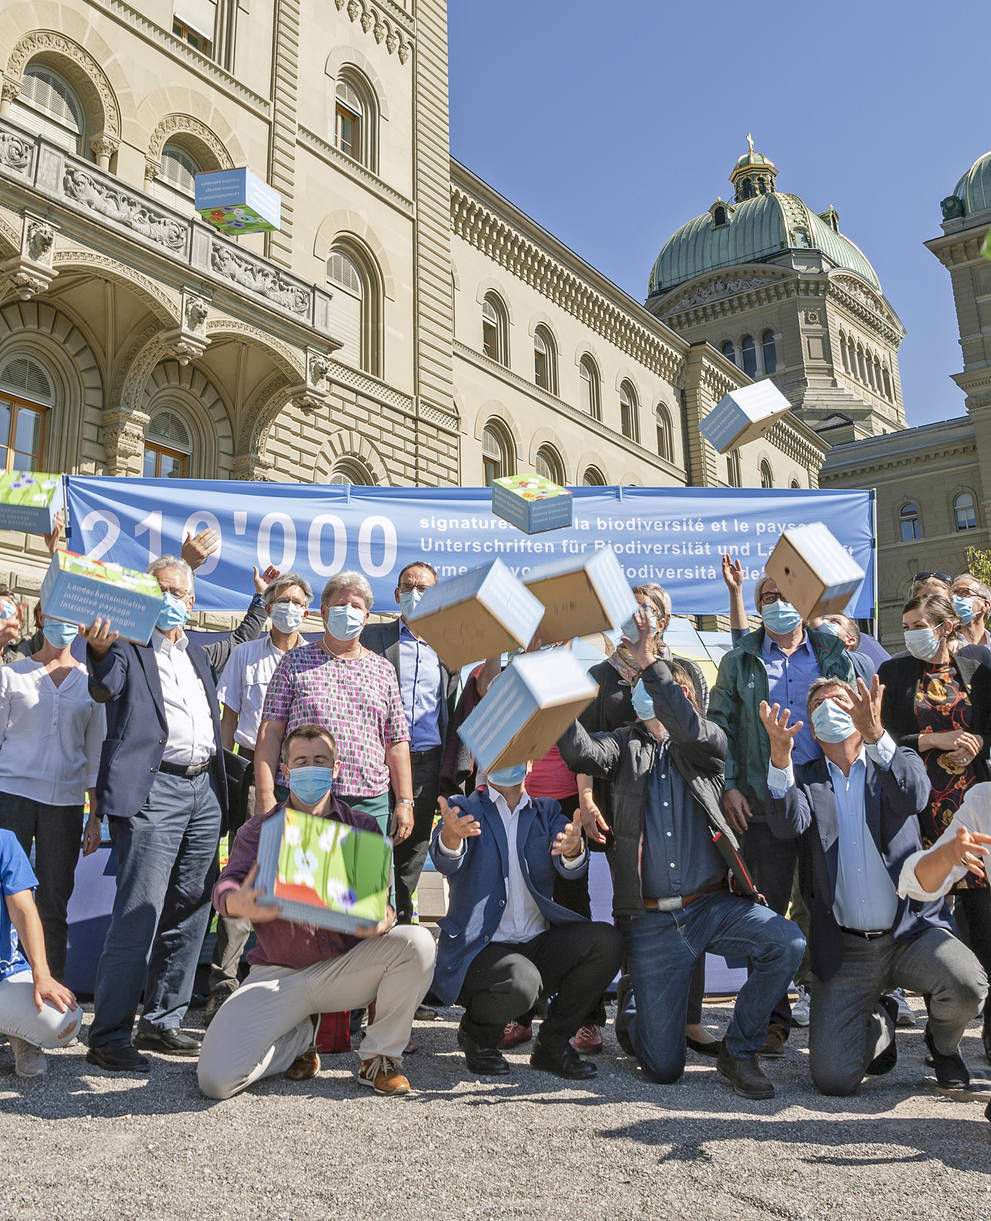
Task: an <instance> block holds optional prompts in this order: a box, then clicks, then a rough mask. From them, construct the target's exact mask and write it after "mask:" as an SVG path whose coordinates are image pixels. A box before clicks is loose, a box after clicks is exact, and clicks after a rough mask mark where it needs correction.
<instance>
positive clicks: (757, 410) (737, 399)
mask: <svg viewBox="0 0 991 1221" xmlns="http://www.w3.org/2000/svg"><path fill="white" fill-rule="evenodd" d="M790 410H791V404H790V403H789V402H788V400H787V399H786V398H785V396H784V395H783V394H782V393H781V391H780V390H779V389H778V388H777V386H776V385H775V384H774V382H772V381H771V380H770V378H764V380H763V381H759V382H754V383H753V385H752V386H740V387H739V389H737V390H731V391H730V392H729V394H724V395H723V397H722V398H721V399H720V400H719V402H718V403H717V404H716V405H715V407H713V409H712V410H711V411H710V412H709V414H708V415H707V416H706V417H705V419H704V420H703V421H702V422H701V424H699V432H700V433H701V434H702V436H703V437H705V439H706V440H707V441H708V442H709V444H710V445H711V446H712V447H713V448H714V449H716V450H718V451H719V453H721V454H725V453H728V452H729V451H730V450H731V449H736V448H737V447H738V446H740V445H746V443H747V442H748V441H756V440H757V438H758V437H762V436H763V435H764V433H766V432H767V430H768V429H769V428H770V427H771V425H772V424H773V423H774V421H775V420H777V419H778V418H779V417H781V416H783V415H784V414H785V413H786V412H787V411H790Z"/></svg>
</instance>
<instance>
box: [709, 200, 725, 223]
mask: <svg viewBox="0 0 991 1221" xmlns="http://www.w3.org/2000/svg"><path fill="white" fill-rule="evenodd" d="M712 223H713V225H714V226H715V227H716V228H717V229H721V228H722V227H723V225H725V224H726V209H725V208H724V207H723V205H722V204H719V205H718V206H717V207H715V208H713V209H712Z"/></svg>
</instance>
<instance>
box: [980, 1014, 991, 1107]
mask: <svg viewBox="0 0 991 1221" xmlns="http://www.w3.org/2000/svg"><path fill="white" fill-rule="evenodd" d="M981 1042H982V1043H983V1044H984V1059H985V1060H987V1062H988V1063H989V1064H991V1001H985V1002H984V1027H983V1029H982V1031H981ZM988 1118H991V1116H989V1117H988Z"/></svg>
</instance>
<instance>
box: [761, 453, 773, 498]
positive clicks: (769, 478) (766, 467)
mask: <svg viewBox="0 0 991 1221" xmlns="http://www.w3.org/2000/svg"><path fill="white" fill-rule="evenodd" d="M757 471H758V473H759V475H760V486H761V488H762V490H764V491H771V490H772V489H773V488H774V471H773V470H772V469H771V464H770V462H768V460H767V459H766V458H761V460H760V463H759V464H758V467H757Z"/></svg>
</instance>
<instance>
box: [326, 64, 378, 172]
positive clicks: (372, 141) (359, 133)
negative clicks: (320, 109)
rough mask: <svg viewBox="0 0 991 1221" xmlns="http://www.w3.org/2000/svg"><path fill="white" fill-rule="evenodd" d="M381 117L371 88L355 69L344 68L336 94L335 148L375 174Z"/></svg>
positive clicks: (338, 80) (338, 81) (339, 77)
mask: <svg viewBox="0 0 991 1221" xmlns="http://www.w3.org/2000/svg"><path fill="white" fill-rule="evenodd" d="M377 116H378V106H377V102H376V98H375V93H374V90H373V89H372V87H371V85H369V83H368V81H367V80H365V78H364V76H362V75H361V73H360V72H358V71H356V70H355V69H354V68H351V67H346V68H342V69H341V73H340V76H338V78H337V87H336V89H335V91H334V144H335V146H336V147H337V148H339V149H340V151H341V152H342V153H344V154H346V155H347V156H348V157H353V158H354V160H355V161H358V162H360V163H361V164H362V165H364V166H366V167H367V168H368V169H370V170H372V171H374V172H377V170H378V140H377V130H378V118H377Z"/></svg>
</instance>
